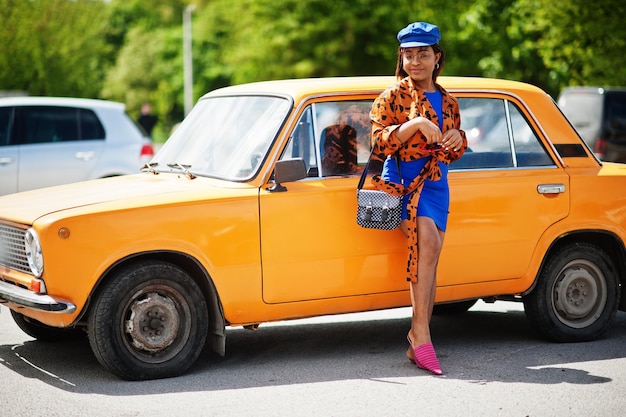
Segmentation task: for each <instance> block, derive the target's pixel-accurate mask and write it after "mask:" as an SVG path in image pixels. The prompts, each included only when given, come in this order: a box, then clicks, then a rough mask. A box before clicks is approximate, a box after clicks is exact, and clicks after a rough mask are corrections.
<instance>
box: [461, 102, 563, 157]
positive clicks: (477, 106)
mask: <svg viewBox="0 0 626 417" xmlns="http://www.w3.org/2000/svg"><path fill="white" fill-rule="evenodd" d="M459 107H460V111H461V128H462V129H463V130H465V133H466V136H467V142H468V149H467V151H466V152H465V154H464V155H463V156H462V157H461V159H459V160H458V161H456V162H454V163H452V164H451V165H450V168H451V169H489V168H514V167H532V166H551V165H553V162H552V160H551V158H550V156H549V155H548V154H547V152H546V150H545V149H544V147H543V145H542V144H541V142H540V140H539V137H538V136H537V135H536V133H535V132H534V130H533V129H532V126H531V125H530V124H529V123H528V121H527V120H526V118H525V117H524V115H523V114H522V112H521V111H520V109H519V108H518V107H517V106H516V105H515V104H513V103H511V102H509V101H508V100H501V99H492V98H460V99H459Z"/></svg>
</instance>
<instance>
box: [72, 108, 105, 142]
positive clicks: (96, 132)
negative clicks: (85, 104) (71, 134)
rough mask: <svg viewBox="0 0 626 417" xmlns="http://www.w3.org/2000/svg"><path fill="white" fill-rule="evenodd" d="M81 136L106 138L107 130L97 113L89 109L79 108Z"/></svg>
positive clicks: (82, 137)
mask: <svg viewBox="0 0 626 417" xmlns="http://www.w3.org/2000/svg"><path fill="white" fill-rule="evenodd" d="M78 118H79V120H80V138H81V139H82V140H92V139H104V138H105V132H104V127H102V123H100V120H99V119H98V116H96V114H95V113H94V112H93V111H91V110H89V109H79V110H78Z"/></svg>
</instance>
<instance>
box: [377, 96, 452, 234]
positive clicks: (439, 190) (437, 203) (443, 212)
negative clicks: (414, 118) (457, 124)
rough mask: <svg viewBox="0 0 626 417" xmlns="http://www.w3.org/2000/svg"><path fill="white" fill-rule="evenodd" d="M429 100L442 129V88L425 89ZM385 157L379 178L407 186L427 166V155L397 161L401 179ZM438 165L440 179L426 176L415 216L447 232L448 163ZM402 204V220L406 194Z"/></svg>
mask: <svg viewBox="0 0 626 417" xmlns="http://www.w3.org/2000/svg"><path fill="white" fill-rule="evenodd" d="M425 94H426V97H427V98H428V101H430V104H431V105H432V106H433V109H435V111H436V112H437V117H438V119H439V128H440V129H441V127H442V124H443V113H442V96H441V91H439V90H437V91H435V92H425ZM390 158H391V157H387V161H385V164H384V165H383V172H382V174H381V177H382V178H383V179H384V180H388V181H391V182H395V183H396V184H400V183H402V184H404V185H405V186H408V185H409V184H410V183H411V182H412V181H413V179H415V177H417V176H418V175H419V173H420V171H421V170H422V168H423V167H424V165H426V162H427V161H428V159H429V158H431V157H430V156H428V157H425V158H420V159H418V160H416V161H400V172H401V173H402V180H403V181H402V182H401V181H400V178H399V175H398V167H397V164H396V161H395V159H393V158H392V159H391V160H390ZM439 168H440V169H441V179H440V180H439V181H432V180H429V179H426V181H425V183H424V188H423V189H422V193H421V194H420V198H419V202H418V204H417V215H418V216H425V217H430V218H431V219H433V221H434V222H435V224H436V225H437V227H438V228H439V229H441V230H442V231H444V232H445V231H446V226H447V224H448V213H449V209H450V188H449V187H448V165H446V164H444V163H443V162H439ZM402 202H403V205H402V219H406V218H407V204H408V202H409V196H408V195H405V196H404V198H403V200H402Z"/></svg>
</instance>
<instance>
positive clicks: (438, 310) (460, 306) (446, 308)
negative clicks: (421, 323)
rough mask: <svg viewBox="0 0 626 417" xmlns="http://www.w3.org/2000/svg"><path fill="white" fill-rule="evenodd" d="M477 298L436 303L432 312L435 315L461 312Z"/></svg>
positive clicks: (471, 305)
mask: <svg viewBox="0 0 626 417" xmlns="http://www.w3.org/2000/svg"><path fill="white" fill-rule="evenodd" d="M477 301H478V300H467V301H459V302H457V303H446V304H436V305H435V306H434V307H433V314H434V315H436V316H450V315H454V314H463V313H465V312H467V310H469V309H470V308H472V307H473V306H474V304H476V302H477Z"/></svg>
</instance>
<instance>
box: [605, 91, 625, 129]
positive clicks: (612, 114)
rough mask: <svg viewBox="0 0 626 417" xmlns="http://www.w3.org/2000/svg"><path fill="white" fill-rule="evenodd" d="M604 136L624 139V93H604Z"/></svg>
mask: <svg viewBox="0 0 626 417" xmlns="http://www.w3.org/2000/svg"><path fill="white" fill-rule="evenodd" d="M605 112H606V117H605V120H606V122H605V123H606V136H607V137H609V138H611V139H618V138H619V139H620V140H621V141H624V140H625V139H626V93H624V92H618V93H609V94H607V95H606V111H605Z"/></svg>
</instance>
